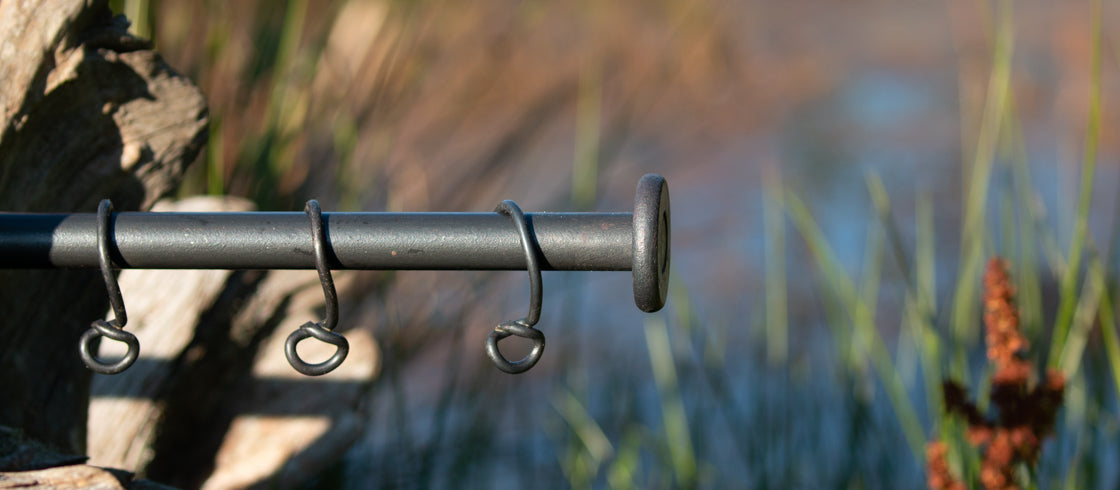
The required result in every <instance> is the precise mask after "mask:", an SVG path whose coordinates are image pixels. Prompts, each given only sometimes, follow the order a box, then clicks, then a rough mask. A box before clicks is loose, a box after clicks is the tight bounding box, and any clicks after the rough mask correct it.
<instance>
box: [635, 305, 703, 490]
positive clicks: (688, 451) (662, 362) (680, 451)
mask: <svg viewBox="0 0 1120 490" xmlns="http://www.w3.org/2000/svg"><path fill="white" fill-rule="evenodd" d="M645 332H646V348H647V350H648V351H649V361H650V365H651V367H652V368H653V380H654V383H655V384H656V385H657V393H658V395H659V396H660V401H661V419H662V423H663V424H664V427H665V437H666V439H667V441H666V444H667V445H668V450H669V459H670V462H671V463H672V466H673V473H674V475H675V476H676V480H677V485H678V487H682V488H692V487H695V486H696V484H697V464H696V456H695V453H694V452H693V449H692V437H691V435H690V434H689V430H688V417H687V416H686V414H685V409H684V400H683V399H682V398H681V393H680V387H679V385H678V383H677V367H676V363H675V362H674V360H673V352H672V348H671V346H670V341H669V327H668V325H666V324H665V321H664V320H662V319H661V317H649V318H647V319H646V322H645Z"/></svg>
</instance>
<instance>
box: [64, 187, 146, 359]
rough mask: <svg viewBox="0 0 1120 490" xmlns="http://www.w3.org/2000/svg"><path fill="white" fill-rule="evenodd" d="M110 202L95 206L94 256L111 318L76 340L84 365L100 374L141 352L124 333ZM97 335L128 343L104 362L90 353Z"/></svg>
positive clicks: (95, 323)
mask: <svg viewBox="0 0 1120 490" xmlns="http://www.w3.org/2000/svg"><path fill="white" fill-rule="evenodd" d="M112 216H113V203H112V201H110V200H108V199H105V200H102V201H101V203H100V204H99V205H98V206H97V259H98V264H99V266H100V268H101V278H102V279H103V280H104V281H105V289H106V290H107V291H108V293H109V304H110V305H112V307H113V316H114V318H113V319H112V320H109V321H105V320H94V321H93V323H91V324H90V328H89V330H86V331H85V333H83V334H82V338H81V340H80V341H78V352H79V353H80V354H81V356H82V362H84V363H85V365H86V367H87V368H89V369H90V370H92V371H94V372H98V373H101V374H117V373H120V372H122V371H124V370H125V369H128V368H129V366H132V363H133V362H136V358H137V357H139V355H140V341H139V340H137V339H136V336H135V335H133V334H132V333H131V332H126V331H125V330H124V326H125V324H126V323H128V313H127V312H126V311H125V309H124V296H123V295H122V294H121V287H120V285H119V284H117V278H116V276H114V275H113V261H112V259H111V257H110V256H109V239H110V236H109V233H110V230H109V229H110V227H111V226H112ZM100 337H108V338H110V339H112V340H115V341H117V342H122V343H124V344H125V345H127V346H128V351H127V352H125V354H124V357H122V358H121V359H120V360H119V361H117V362H114V363H111V364H110V363H105V362H102V361H101V360H100V359H98V358H97V356H96V355H94V353H93V350H94V348H93V341H94V340H96V339H98V338H100Z"/></svg>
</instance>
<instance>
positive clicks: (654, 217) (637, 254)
mask: <svg viewBox="0 0 1120 490" xmlns="http://www.w3.org/2000/svg"><path fill="white" fill-rule="evenodd" d="M669 224H670V222H669V184H667V183H666V182H665V178H664V177H662V176H660V175H656V174H646V175H645V176H643V177H642V179H641V180H639V181H638V191H637V192H636V193H635V195H634V256H633V259H634V263H633V267H632V270H633V271H634V303H635V304H637V305H638V308H639V309H641V310H642V311H646V312H651V313H652V312H654V311H657V310H660V309H661V307H663V306H665V300H666V298H667V296H668V294H669V248H670V243H671V240H670V234H669V230H670V227H669Z"/></svg>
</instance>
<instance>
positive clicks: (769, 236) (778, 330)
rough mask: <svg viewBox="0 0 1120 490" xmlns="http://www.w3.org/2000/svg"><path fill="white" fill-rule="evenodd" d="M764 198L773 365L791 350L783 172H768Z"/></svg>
mask: <svg viewBox="0 0 1120 490" xmlns="http://www.w3.org/2000/svg"><path fill="white" fill-rule="evenodd" d="M765 180H766V185H765V188H764V193H765V197H764V198H763V211H762V216H763V224H764V229H765V234H766V240H765V250H764V252H763V253H764V256H765V259H766V280H765V282H766V292H765V294H766V360H767V362H768V363H770V365H771V366H779V365H782V364H785V363H786V359H787V355H788V353H789V316H788V315H789V311H788V308H789V303H788V302H789V300H788V296H787V284H786V223H785V210H784V209H783V208H782V195H781V192H782V191H781V187H782V184H781V176H780V175H779V174H778V173H777V171H772V172H767V174H766V177H765Z"/></svg>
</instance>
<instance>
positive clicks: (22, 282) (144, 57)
mask: <svg viewBox="0 0 1120 490" xmlns="http://www.w3.org/2000/svg"><path fill="white" fill-rule="evenodd" d="M0 73H3V77H2V79H0V210H5V211H87V212H92V211H93V210H95V209H96V205H97V202H98V201H99V200H100V199H102V198H106V197H107V198H112V199H113V202H114V204H115V205H116V208H117V209H118V210H130V209H138V208H147V207H148V206H150V205H151V204H152V203H154V202H155V201H156V199H158V198H159V197H160V196H162V195H165V194H167V193H168V192H170V191H171V190H173V189H174V188H175V186H176V185H177V184H178V182H179V180H180V179H181V178H182V174H183V171H184V169H185V168H186V166H187V165H188V164H189V163H190V162H191V161H192V160H194V159H195V157H196V156H197V154H198V152H199V150H200V149H201V147H202V145H203V143H204V142H205V139H206V134H207V132H206V124H207V112H206V104H205V100H204V99H203V97H202V94H201V93H200V92H199V91H198V89H197V88H195V87H194V86H193V85H192V84H191V83H190V81H188V80H187V79H186V78H184V77H182V76H180V75H178V74H177V73H175V72H174V71H173V70H172V69H171V68H170V67H168V66H167V64H166V63H164V62H163V60H162V59H161V58H160V57H159V55H157V54H156V53H155V52H153V51H152V50H151V45H150V43H148V42H147V41H144V40H141V39H137V38H135V37H133V36H131V35H129V34H128V33H127V21H125V20H124V19H123V18H120V17H117V18H114V17H113V15H112V13H111V12H110V10H109V8H108V3H107V2H106V1H104V0H3V1H0ZM106 305H107V298H106V293H105V290H104V285H103V284H102V282H101V280H100V278H99V276H98V273H97V272H96V271H0V311H2V312H3V314H2V315H0V339H3V342H0V392H3V393H4V399H3V403H0V424H4V425H8V426H11V427H18V428H20V429H22V430H23V431H24V432H25V433H26V435H27V436H28V437H30V438H33V439H38V440H41V441H44V442H46V443H48V444H50V445H53V446H55V447H58V448H59V449H61V450H63V451H66V452H71V453H77V454H81V453H83V452H84V448H85V441H86V435H85V430H86V410H87V403H88V396H89V380H90V374H89V371H88V370H86V368H85V367H84V366H83V365H82V363H81V361H80V360H79V358H78V355H77V341H78V338H79V336H80V335H81V333H82V332H83V331H84V330H85V329H87V328H88V327H89V323H90V321H92V320H94V319H96V318H98V317H100V316H101V315H102V314H103V313H104V311H105V308H106Z"/></svg>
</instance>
